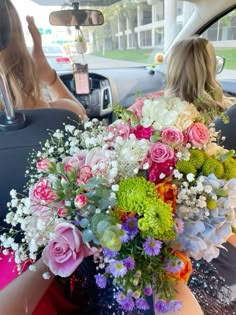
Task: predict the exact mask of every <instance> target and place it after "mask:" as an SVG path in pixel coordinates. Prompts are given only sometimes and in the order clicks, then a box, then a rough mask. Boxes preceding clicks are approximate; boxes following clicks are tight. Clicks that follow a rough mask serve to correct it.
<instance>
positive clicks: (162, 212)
mask: <svg viewBox="0 0 236 315" xmlns="http://www.w3.org/2000/svg"><path fill="white" fill-rule="evenodd" d="M138 227H139V229H140V230H141V231H142V232H143V235H144V236H145V237H146V236H151V237H153V238H155V239H159V240H165V239H174V238H175V236H176V233H175V231H174V220H173V213H172V208H171V206H170V205H169V204H167V203H165V202H163V201H162V200H161V199H158V200H156V201H153V202H152V203H150V204H149V207H147V208H146V209H145V211H144V216H143V218H141V219H139V221H138Z"/></svg>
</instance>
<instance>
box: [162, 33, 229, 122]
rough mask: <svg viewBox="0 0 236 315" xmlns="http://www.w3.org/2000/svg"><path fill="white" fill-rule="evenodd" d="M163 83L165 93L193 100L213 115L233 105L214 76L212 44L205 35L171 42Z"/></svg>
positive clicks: (214, 62)
mask: <svg viewBox="0 0 236 315" xmlns="http://www.w3.org/2000/svg"><path fill="white" fill-rule="evenodd" d="M166 83H167V86H166V93H167V94H168V95H174V96H177V97H180V98H181V99H183V100H186V101H188V102H191V103H194V104H195V106H196V108H197V109H198V110H199V111H200V112H204V113H207V114H208V115H211V116H212V118H214V116H217V115H218V113H219V112H222V111H224V110H225V109H227V108H228V107H229V106H230V105H232V104H231V102H230V101H229V100H228V99H227V98H226V97H224V95H223V91H222V88H221V84H220V82H219V81H218V80H217V79H216V56H215V51H214V47H213V46H212V44H211V43H210V42H209V41H208V40H206V39H205V38H201V37H191V38H188V39H184V40H182V41H179V42H177V43H176V44H175V45H174V46H173V48H172V51H171V52H170V55H169V57H168V60H167V74H166Z"/></svg>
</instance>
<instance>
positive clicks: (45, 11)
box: [0, 0, 60, 42]
mask: <svg viewBox="0 0 236 315" xmlns="http://www.w3.org/2000/svg"><path fill="white" fill-rule="evenodd" d="M0 1H1V0H0ZM11 1H12V3H13V4H14V6H15V7H16V9H17V12H18V14H19V16H20V19H21V22H22V26H23V30H24V34H25V38H26V41H27V42H28V41H31V37H30V36H29V32H28V27H27V23H26V20H25V17H26V16H27V15H32V16H33V17H34V20H35V23H36V25H37V27H38V28H44V29H45V28H46V29H48V28H49V29H50V28H53V27H52V26H51V25H50V23H49V14H50V12H51V11H55V10H59V9H60V7H52V6H40V5H38V4H37V3H35V2H33V1H30V0H11ZM23 2H24V4H22V3H23Z"/></svg>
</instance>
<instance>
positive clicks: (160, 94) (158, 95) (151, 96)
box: [147, 91, 164, 99]
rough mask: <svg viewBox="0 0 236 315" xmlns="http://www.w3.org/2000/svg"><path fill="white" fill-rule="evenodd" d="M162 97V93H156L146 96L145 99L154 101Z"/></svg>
mask: <svg viewBox="0 0 236 315" xmlns="http://www.w3.org/2000/svg"><path fill="white" fill-rule="evenodd" d="M163 95H164V91H157V92H153V93H149V94H148V95H147V97H148V98H151V99H156V98H159V97H161V96H163Z"/></svg>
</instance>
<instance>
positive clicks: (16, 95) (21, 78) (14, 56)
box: [0, 0, 41, 109]
mask: <svg viewBox="0 0 236 315" xmlns="http://www.w3.org/2000/svg"><path fill="white" fill-rule="evenodd" d="M6 2H7V6H8V11H9V16H10V21H11V31H12V35H11V41H10V43H9V45H8V47H7V48H5V49H3V50H2V51H0V73H1V74H4V75H5V76H6V79H7V82H8V84H9V88H10V91H11V94H12V98H13V103H14V107H15V108H17V109H22V108H26V107H27V106H26V100H28V104H29V103H30V107H31V108H32V107H36V105H37V101H38V100H40V99H41V87H40V79H39V77H38V73H37V66H36V64H35V63H34V61H33V59H32V57H31V55H30V53H29V51H28V49H27V47H26V43H25V38H24V34H23V30H22V25H21V22H20V18H19V16H18V13H17V11H16V9H15V7H14V6H13V4H12V3H11V1H10V0H7V1H6ZM0 36H1V34H0ZM29 100H30V102H29ZM28 107H29V106H28Z"/></svg>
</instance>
